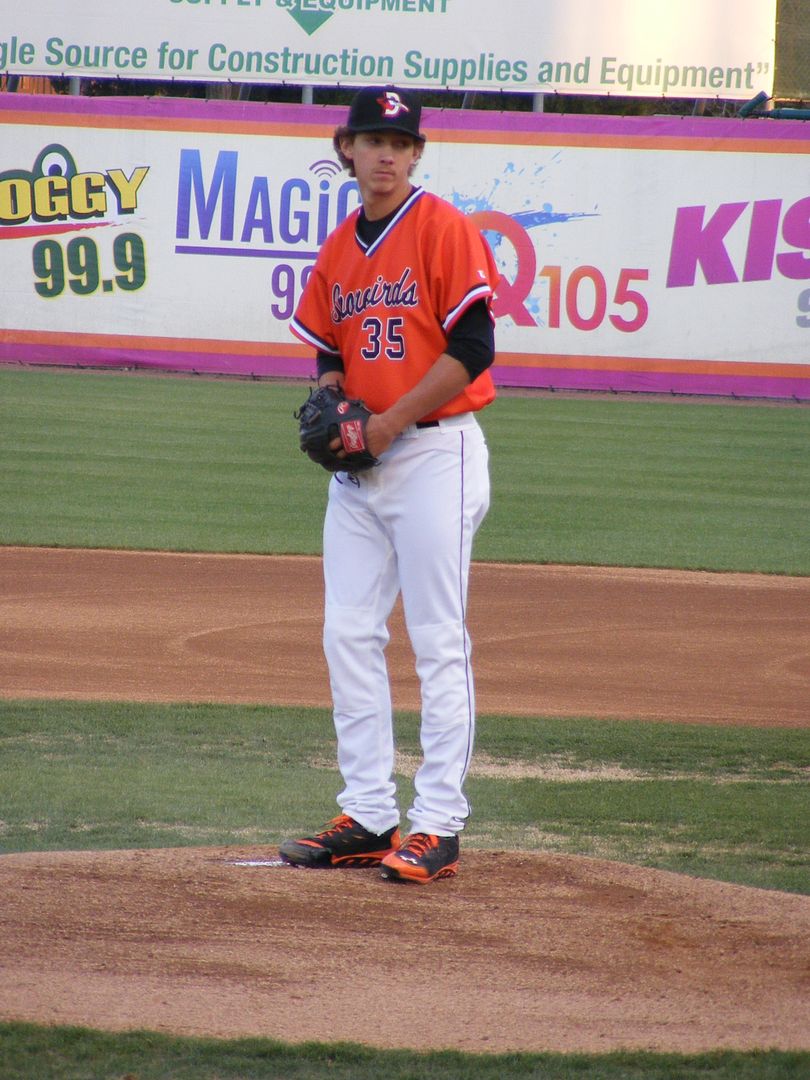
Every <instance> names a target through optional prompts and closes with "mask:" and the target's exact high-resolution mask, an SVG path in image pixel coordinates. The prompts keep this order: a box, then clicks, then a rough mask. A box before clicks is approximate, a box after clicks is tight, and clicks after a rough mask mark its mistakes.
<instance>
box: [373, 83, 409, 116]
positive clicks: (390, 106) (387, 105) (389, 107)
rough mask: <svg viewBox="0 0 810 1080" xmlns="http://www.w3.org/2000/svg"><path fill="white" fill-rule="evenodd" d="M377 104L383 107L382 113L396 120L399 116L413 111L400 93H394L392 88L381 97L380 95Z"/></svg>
mask: <svg viewBox="0 0 810 1080" xmlns="http://www.w3.org/2000/svg"><path fill="white" fill-rule="evenodd" d="M377 104H378V105H379V106H380V108H381V109H382V114H383V116H384V117H385V119H386V120H396V118H397V117H398V116H402V114H403V113H409V112H410V111H411V110H410V109H409V108H408V106H407V105H406V104H405V102H404V101H403V100H402V99H401V98H400V96H399V94H396V93H394V92H393V91H392V90H388V91H386V93H384V94H383V95H382V96H381V97H378V98H377Z"/></svg>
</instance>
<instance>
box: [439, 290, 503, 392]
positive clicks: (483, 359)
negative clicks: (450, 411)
mask: <svg viewBox="0 0 810 1080" xmlns="http://www.w3.org/2000/svg"><path fill="white" fill-rule="evenodd" d="M444 351H445V352H446V353H448V354H449V355H450V356H452V357H453V359H454V360H458V362H459V363H460V364H463V365H464V367H465V368H466V369H467V372H468V374H469V376H470V382H472V381H473V379H477V378H478V376H479V375H480V374H481V373H482V372H483V371H486V369H487V368H488V367H489V366H490V364H491V363H492V361H493V360H494V359H495V328H494V326H493V325H492V319H491V318H490V315H489V308H488V307H487V302H486V300H476V302H475V303H474V304H471V305H470V306H469V307H468V308H467V310H466V311H465V312H464V314H463V315H462V316H460V318H459V319H458V321H457V322H456V324H455V326H454V327H453V329H452V330H451V331H450V333H449V335H448V338H447V346H446V348H445V350H444Z"/></svg>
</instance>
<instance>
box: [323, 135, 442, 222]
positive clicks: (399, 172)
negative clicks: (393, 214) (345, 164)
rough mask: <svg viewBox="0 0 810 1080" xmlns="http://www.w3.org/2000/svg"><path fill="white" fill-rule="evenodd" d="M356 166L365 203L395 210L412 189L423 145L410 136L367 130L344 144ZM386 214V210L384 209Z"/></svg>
mask: <svg viewBox="0 0 810 1080" xmlns="http://www.w3.org/2000/svg"><path fill="white" fill-rule="evenodd" d="M341 148H342V149H343V152H344V154H345V155H346V157H347V158H349V159H350V160H351V162H352V164H353V165H354V172H355V176H356V177H357V183H358V186H359V187H360V194H361V195H362V197H363V201H364V203H371V204H374V205H375V206H379V208H380V209H382V208H383V207H384V206H385V205H386V204H389V203H390V209H393V208H394V207H395V206H396V205H397V204H398V203H399V202H401V201H402V199H404V198H405V197H406V195H407V194H408V191H409V190H410V186H411V182H410V173H411V169H412V168H413V166H414V165H415V164H416V162H417V161H418V160H419V158H420V156H421V153H422V148H421V145H419V144H418V143H417V142H416V140H415V139H412V138H411V136H410V135H404V134H400V133H399V132H396V131H364V132H361V133H360V134H358V135H355V136H354V138H353V139H351V140H346V144H345V145H343V146H342V147H341ZM383 212H385V213H387V210H383Z"/></svg>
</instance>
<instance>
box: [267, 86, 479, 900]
mask: <svg viewBox="0 0 810 1080" xmlns="http://www.w3.org/2000/svg"><path fill="white" fill-rule="evenodd" d="M420 115H421V107H420V105H419V103H418V101H417V100H416V99H415V98H414V97H413V96H412V94H411V93H409V92H406V91H403V90H398V89H395V88H392V87H386V88H383V89H371V88H366V89H363V90H361V91H359V93H358V94H357V95H356V96H355V98H354V100H353V102H352V104H351V107H350V110H349V116H348V122H347V124H346V126H345V127H340V128H338V129H337V131H336V132H335V135H334V146H335V149H336V151H337V154H338V157H339V159H340V161H341V163H342V164H343V166H344V167H345V168H347V169H348V170H349V174H350V175H352V176H354V177H356V179H357V184H358V186H359V189H360V196H361V199H362V206H361V207H360V208H359V209H358V210H356V211H355V212H354V213H353V214H351V215H350V216H349V217H348V218H347V219H346V220H345V221H344V222H343V223H342V224H341V225H339V226H338V227H337V228H336V229H335V230H334V232H333V233H331V234H330V236H329V237H328V238H327V239H326V241H325V243H324V245H323V248H322V249H321V252H320V254H319V256H318V259H317V262H316V264H315V267H314V269H313V272H312V276H311V277H310V279H309V282H308V283H307V286H306V288H305V290H304V293H303V296H302V298H301V302H300V304H299V305H298V308H297V310H296V313H295V316H294V318H293V320H292V322H291V328H292V330H293V332H294V333H295V334H296V335H297V336H298V337H299V338H301V339H302V340H303V341H304V342H306V343H308V344H309V345H312V346H313V347H314V348H315V349H316V350H317V365H318V381H319V384H320V385H325V384H328V383H339V384H342V385H343V386H344V389H345V391H346V394H347V395H348V396H349V397H353V398H362V399H363V400H364V401H365V403H366V404H367V405H368V407H369V408H370V409H371V410H372V412H373V413H374V415H373V416H372V417H371V419H370V420H369V421H368V426H367V429H366V438H367V441H368V448H369V450H370V451H371V453H372V454H374V455H376V456H377V457H379V458H380V464H379V466H377V467H376V468H373V469H371V470H370V471H368V472H363V473H358V474H353V473H351V472H338V473H336V474H334V476H333V477H332V480H331V481H330V484H329V499H328V505H327V510H326V518H325V522H324V534H323V545H324V546H323V563H324V579H325V597H326V602H325V618H324V633H323V643H324V651H325V654H326V659H327V662H328V665H329V676H330V685H331V690H332V700H333V706H334V710H333V712H334V723H335V730H336V733H337V744H338V765H339V768H340V772H341V775H342V777H343V781H344V784H345V786H344V789H343V791H342V792H341V793H340V795H339V796H338V800H337V801H338V806H339V807H340V809H341V811H342V812H341V813H340V814H339V815H338V816H337V817H335V818H334V819H333V820H332V821H331V822H330V823H329V824H328V825H327V826H326V827H325V828H324V829H323V830H322V831H321V832H319V833H316V834H314V835H313V836H310V837H306V838H304V839H299V840H286V841H285V842H284V843H283V844H282V845H281V855H282V857H283V858H284V859H285V860H287V861H289V862H292V863H295V864H298V865H301V866H311V867H315V866H376V865H380V866H381V868H382V876H383V877H384V878H387V879H389V880H394V881H414V882H420V883H425V882H428V881H433V880H435V879H437V878H443V877H452V876H453V875H454V874H455V873H456V872H457V869H458V864H459V840H458V835H459V833H460V832H461V830H462V829H463V828H464V824H465V822H466V820H467V818H468V816H469V813H470V806H469V803H468V802H467V799H466V797H465V794H464V789H463V786H464V780H465V777H466V775H467V770H468V768H469V765H470V757H471V754H472V749H473V736H474V730H475V697H474V689H473V677H472V669H471V666H470V639H469V635H468V632H467V627H466V605H467V582H468V576H469V570H470V560H471V553H472V544H473V537H474V535H475V532H476V530H477V528H478V526H479V525H480V523H481V521H482V520H483V518H484V515H485V514H486V512H487V508H488V506H489V473H488V451H487V446H486V443H485V441H484V436H483V433H482V431H481V428H480V427H479V425H478V422H477V420H476V417H475V414H476V412H478V410H479V409H482V408H484V406H486V405H488V404H489V403H490V402H491V401H492V400H493V398H494V397H495V390H494V387H493V383H492V379H491V377H490V373H489V371H488V368H489V367H490V365H491V364H492V361H493V358H494V320H493V317H492V314H491V303H492V298H493V293H494V290H495V287H496V285H497V282H498V271H497V269H496V267H495V262H494V259H493V257H492V253H491V252H490V249H489V247H488V245H487V243H486V241H485V240H484V239H483V237H482V236H481V234H480V232H479V231H478V230H477V229H476V228H475V227H474V226H473V224H472V223H471V222H470V220H469V219H468V218H467V217H465V216H464V214H462V213H461V212H460V211H458V210H456V209H455V208H454V207H452V206H451V205H450V204H449V203H447V202H445V201H444V200H442V199H439V198H438V197H437V196H435V195H432V194H430V193H428V192H427V191H425V190H423V189H422V188H421V187H418V186H415V185H414V184H413V183H412V182H411V174H412V173H413V171H414V169H415V167H416V165H417V163H418V161H419V159H420V157H421V156H422V152H423V150H424V146H425V136H424V135H423V134H422V132H421V131H420V129H419V124H420ZM399 593H401V594H402V604H403V610H404V613H405V622H406V625H407V629H408V635H409V638H410V642H411V646H412V648H413V652H414V655H415V658H416V671H417V674H418V677H419V682H420V689H421V701H422V714H421V736H420V737H421V744H422V753H423V760H422V763H421V766H420V768H419V770H418V772H417V774H416V779H415V800H414V803H413V806H412V807H411V808H410V809H409V811H408V818H409V820H410V833H409V834H408V835H407V836H406V837H405V839H404V840H402V839H401V837H400V831H399V821H400V812H399V807H398V803H397V792H396V786H395V784H394V781H393V771H394V734H393V723H392V705H391V690H390V684H389V679H388V672H387V668H386V663H385V656H384V649H385V646H386V644H387V642H388V630H387V621H388V617H389V615H390V614H391V611H392V609H393V606H394V603H395V602H396V599H397V596H398V594H399Z"/></svg>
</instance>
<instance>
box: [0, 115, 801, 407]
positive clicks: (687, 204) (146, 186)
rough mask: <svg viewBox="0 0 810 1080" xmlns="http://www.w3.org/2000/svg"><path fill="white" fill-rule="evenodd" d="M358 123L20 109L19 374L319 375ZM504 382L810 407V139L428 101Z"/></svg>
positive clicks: (12, 242) (0, 127)
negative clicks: (312, 347) (341, 132)
mask: <svg viewBox="0 0 810 1080" xmlns="http://www.w3.org/2000/svg"><path fill="white" fill-rule="evenodd" d="M344 114H345V110H343V109H338V110H336V109H334V108H331V107H322V106H306V105H278V104H270V103H268V104H260V103H256V102H252V103H251V102H244V103H239V102H225V101H199V100H193V99H182V98H171V99H169V98H152V99H143V98H131V97H115V98H106V99H104V98H81V97H53V96H47V97H46V96H41V97H37V96H27V95H16V94H0V271H1V272H2V280H3V289H2V291H0V361H3V362H9V363H14V362H23V363H45V364H75V365H79V364H81V365H88V366H130V367H131V366H139V367H156V368H165V369H171V370H180V371H197V372H201V373H229V374H240V375H255V376H285V377H289V376H293V377H303V378H307V377H309V376H311V374H312V372H313V366H314V365H313V361H312V357H311V352H310V351H309V350H308V349H305V348H304V347H302V346H301V345H300V344H298V343H297V342H296V340H295V339H294V338H293V337H292V335H291V334H290V332H289V328H288V323H289V319H290V316H291V314H292V311H293V309H294V306H295V303H296V300H297V298H298V296H299V295H300V290H301V288H302V285H303V283H304V282H305V281H306V278H307V276H308V274H309V272H310V270H311V267H312V263H313V260H314V258H315V255H316V253H317V250H318V247H319V245H320V243H321V242H322V240H323V238H324V236H325V235H326V234H327V232H328V231H329V230H330V229H331V228H333V227H334V225H335V224H336V223H337V221H339V220H340V219H342V217H344V216H345V215H346V214H347V213H349V212H350V211H351V210H352V209H353V208H354V207H355V206H356V205H357V191H356V185H355V184H354V182H353V181H351V180H350V179H349V178H348V177H347V176H346V174H345V173H342V172H340V170H339V168H338V166H337V164H336V161H335V157H334V154H333V152H332V149H331V133H332V130H333V129H334V126H335V124H336V123H338V122H339V121H341V120H342V119H343V117H344ZM423 127H424V129H425V131H426V133H427V135H428V144H427V149H426V154H425V157H424V161H423V165H422V166H421V169H420V172H419V173H418V175H417V180H418V181H419V182H420V183H423V184H424V185H425V186H426V187H427V188H429V189H430V190H432V191H435V192H437V193H438V194H440V195H442V196H444V197H445V198H447V199H449V200H450V201H451V202H453V203H454V204H455V205H457V206H458V207H459V208H460V209H462V210H463V211H465V212H466V213H469V214H471V215H473V216H474V217H475V219H476V220H477V221H478V223H479V225H480V227H481V228H482V229H483V230H484V231H485V234H486V236H487V238H488V239H489V241H490V243H491V245H492V248H493V251H494V253H495V257H496V260H497V262H498V266H499V269H500V270H501V274H502V280H501V285H500V286H499V290H498V296H497V302H496V307H495V310H496V314H497V317H498V325H497V344H498V358H497V363H496V367H495V372H494V373H495V377H496V381H497V382H498V383H499V384H500V385H503V386H524V387H537V388H540V387H554V388H559V389H563V388H576V389H589V390H604V389H612V390H615V391H650V392H670V393H683V394H722V395H730V394H735V395H739V396H754V397H780V398H791V397H792V398H797V399H802V400H805V399H810V184H809V183H808V176H809V175H810V173H809V172H808V169H809V168H810V124H807V123H803V122H801V121H786V120H768V119H747V120H737V119H728V120H726V119H716V118H702V117H661V118H657V117H656V118H645V117H605V116H561V115H557V114H533V113H496V112H470V111H461V110H434V109H427V110H425V112H424V114H423Z"/></svg>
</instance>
